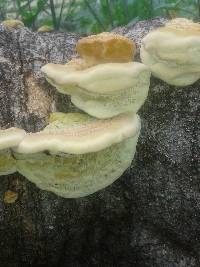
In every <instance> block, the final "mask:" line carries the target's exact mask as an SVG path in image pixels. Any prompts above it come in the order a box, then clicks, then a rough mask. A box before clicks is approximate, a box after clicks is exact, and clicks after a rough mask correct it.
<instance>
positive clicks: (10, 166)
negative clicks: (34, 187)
mask: <svg viewBox="0 0 200 267" xmlns="http://www.w3.org/2000/svg"><path fill="white" fill-rule="evenodd" d="M25 135H26V132H25V131H24V130H22V129H18V128H14V127H13V128H9V129H6V130H0V175H6V174H10V173H13V172H15V171H16V160H15V158H14V157H13V156H12V153H11V148H14V147H16V146H17V145H18V144H19V142H20V141H21V140H22V139H23V138H24V136H25Z"/></svg>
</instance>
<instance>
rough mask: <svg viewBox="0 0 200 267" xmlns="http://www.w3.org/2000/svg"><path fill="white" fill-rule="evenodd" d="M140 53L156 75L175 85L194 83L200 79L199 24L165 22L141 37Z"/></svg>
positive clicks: (185, 21) (181, 21) (183, 21)
mask: <svg viewBox="0 0 200 267" xmlns="http://www.w3.org/2000/svg"><path fill="white" fill-rule="evenodd" d="M140 55H141V60H142V62H143V63H144V64H145V65H147V66H148V67H149V68H150V70H151V72H152V74H153V75H154V76H155V77H157V78H159V79H161V80H163V81H165V82H167V83H168V84H171V85H176V86H187V85H190V84H193V83H194V82H196V81H197V80H198V79H199V78H200V24H199V23H194V22H192V21H190V20H187V19H183V18H179V19H174V20H172V21H170V22H168V23H167V24H166V25H165V26H164V27H161V28H158V29H156V30H153V31H151V32H150V33H149V34H147V35H146V36H145V37H144V39H143V40H142V46H141V50H140Z"/></svg>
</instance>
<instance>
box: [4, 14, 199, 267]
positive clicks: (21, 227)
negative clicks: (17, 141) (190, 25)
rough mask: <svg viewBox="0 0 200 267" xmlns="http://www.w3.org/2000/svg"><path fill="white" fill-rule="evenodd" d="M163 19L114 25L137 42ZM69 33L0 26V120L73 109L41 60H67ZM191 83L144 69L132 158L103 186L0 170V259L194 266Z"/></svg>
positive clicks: (35, 118) (42, 117)
mask: <svg viewBox="0 0 200 267" xmlns="http://www.w3.org/2000/svg"><path fill="white" fill-rule="evenodd" d="M163 22H164V20H162V19H154V20H151V21H145V22H139V23H137V24H136V25H135V26H130V27H124V28H119V29H116V32H118V33H121V34H123V35H125V36H128V37H129V38H130V39H133V40H135V41H136V43H137V45H138V47H139V44H140V41H141V38H142V37H143V36H144V35H145V34H146V33H147V32H148V31H149V30H150V29H152V28H154V27H157V26H159V25H162V23H163ZM78 39H79V36H78V35H76V34H71V33H33V32H31V31H30V30H28V29H27V28H21V29H16V30H15V29H8V28H5V27H4V26H2V25H1V26H0V126H1V128H8V127H11V126H18V127H21V128H24V129H25V130H27V131H29V132H30V131H31V132H35V131H38V130H41V129H42V128H43V127H44V126H45V125H46V124H47V119H48V116H49V113H50V112H52V111H62V112H69V111H72V110H76V108H75V107H73V105H72V104H71V103H70V101H69V98H68V97H67V96H64V95H61V94H59V93H57V92H56V90H55V89H54V88H53V87H52V86H50V85H49V84H48V83H47V82H46V81H45V79H44V77H43V76H42V73H41V72H40V68H41V66H43V65H44V64H46V63H48V62H53V63H65V62H67V61H68V60H70V59H71V58H72V57H73V56H75V52H74V47H75V43H76V42H77V40H78ZM137 59H138V60H139V56H138V55H137ZM199 87H200V82H197V83H195V84H194V85H192V86H188V87H184V88H177V87H174V86H169V85H167V84H166V83H164V82H162V81H160V80H158V79H155V78H152V80H151V87H150V92H149V96H148V99H147V101H146V102H145V104H144V106H143V107H142V108H141V110H140V112H139V114H140V116H141V119H142V131H141V135H140V138H139V142H138V145H137V153H136V155H135V158H134V160H133V163H132V166H131V167H130V168H129V170H127V171H126V172H125V173H124V175H123V176H122V177H121V178H120V179H118V180H117V181H116V182H115V183H114V184H112V185H111V186H109V187H107V188H105V189H104V190H101V191H99V192H97V193H94V194H92V195H90V196H88V197H84V198H79V199H64V198H61V197H58V196H57V195H54V194H53V193H51V192H46V191H42V190H40V189H38V188H37V187H36V186H35V185H34V184H32V183H31V182H29V181H28V180H27V179H26V178H24V177H23V176H21V175H19V174H18V173H15V174H12V175H7V176H1V178H0V266H1V267H24V266H25V267H26V266H31V267H32V266H33V267H39V266H48V267H54V266H55V267H64V266H65V267H68V266H69V267H79V266H81V267H82V266H83V267H86V266H89V267H90V266H100V267H101V266H102V267H118V266H120V267H121V266H124V267H129V266H130V267H133V266H135V267H145V266H148V267H161V266H162V267H169V266H170V267H175V266H180V267H186V266H187V267H188V266H190V267H191V266H195V267H198V266H200V261H199V259H200V258H199V257H200V223H199V222H200V192H199V189H200V183H199V177H198V170H197V160H198V159H197V154H198V140H197V138H198V124H197V114H198V113H197V112H198V100H199V96H200V94H199ZM9 190H10V191H12V192H14V193H12V192H10V191H9ZM15 193H16V194H15ZM12 194H14V197H13V198H14V200H13V201H12V199H11V200H9V197H8V196H10V195H12Z"/></svg>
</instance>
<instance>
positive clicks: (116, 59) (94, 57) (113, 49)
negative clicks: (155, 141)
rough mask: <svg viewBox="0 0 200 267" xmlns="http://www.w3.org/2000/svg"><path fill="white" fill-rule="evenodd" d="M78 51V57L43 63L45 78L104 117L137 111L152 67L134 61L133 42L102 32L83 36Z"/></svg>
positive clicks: (84, 107) (88, 110) (77, 103)
mask: <svg viewBox="0 0 200 267" xmlns="http://www.w3.org/2000/svg"><path fill="white" fill-rule="evenodd" d="M77 51H78V52H79V53H80V56H81V58H79V59H76V60H72V61H70V62H69V63H67V64H65V65H59V64H47V65H45V66H44V67H42V72H43V73H44V74H45V76H46V79H47V80H48V81H49V82H50V83H51V84H52V85H53V86H55V87H56V88H57V90H58V91H59V92H61V93H63V94H68V95H70V96H71V101H72V103H73V104H74V105H75V106H77V107H78V108H80V109H81V110H83V111H85V112H86V113H88V114H89V115H91V116H94V117H97V118H100V119H102V118H110V117H113V116H116V115H118V114H120V113H123V112H129V111H131V112H134V113H136V112H137V111H138V109H139V108H140V107H141V105H142V104H143V103H144V101H145V99H146V97H147V94H148V89H149V82H150V71H149V68H148V67H146V66H145V65H144V64H141V63H138V62H133V57H134V53H135V45H134V43H133V42H132V41H130V40H129V39H127V38H125V37H123V36H120V35H116V34H112V33H101V34H99V35H92V36H89V37H86V38H83V39H81V40H80V41H79V42H78V44H77Z"/></svg>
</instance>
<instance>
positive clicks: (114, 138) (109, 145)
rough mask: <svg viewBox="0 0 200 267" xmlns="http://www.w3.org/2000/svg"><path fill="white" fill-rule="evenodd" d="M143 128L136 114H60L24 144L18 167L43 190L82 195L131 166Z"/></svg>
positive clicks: (19, 148) (21, 143)
mask: <svg viewBox="0 0 200 267" xmlns="http://www.w3.org/2000/svg"><path fill="white" fill-rule="evenodd" d="M54 117H55V116H54ZM139 132H140V119H139V116H138V115H136V114H133V113H124V114H121V115H119V116H116V117H114V118H111V119H105V120H98V119H96V118H93V117H90V116H88V115H86V114H80V113H68V114H61V115H60V116H58V118H54V119H53V120H52V122H51V123H50V124H49V125H48V126H47V127H46V128H45V129H44V130H43V131H41V132H38V133H32V134H27V135H26V136H25V137H24V139H23V140H22V141H21V142H20V144H19V145H18V146H17V148H16V149H15V157H16V159H17V170H18V172H20V173H21V174H22V175H24V176H25V177H26V178H27V179H29V180H30V181H32V182H33V183H35V184H36V185H37V186H38V187H39V188H41V189H43V190H47V191H52V192H54V193H56V194H57V195H60V196H62V197H66V198H75V197H83V196H86V195H89V194H92V193H94V192H96V191H98V190H100V189H102V188H104V187H106V186H108V185H110V184H111V183H112V182H113V181H115V180H116V179H117V178H119V177H120V176H121V175H122V174H123V172H124V171H125V170H126V169H127V168H128V167H129V166H130V164H131V161H132V159H133V156H134V153H135V149H136V144H137V139H138V136H139ZM46 152H48V153H46ZM47 170H48V171H47Z"/></svg>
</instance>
